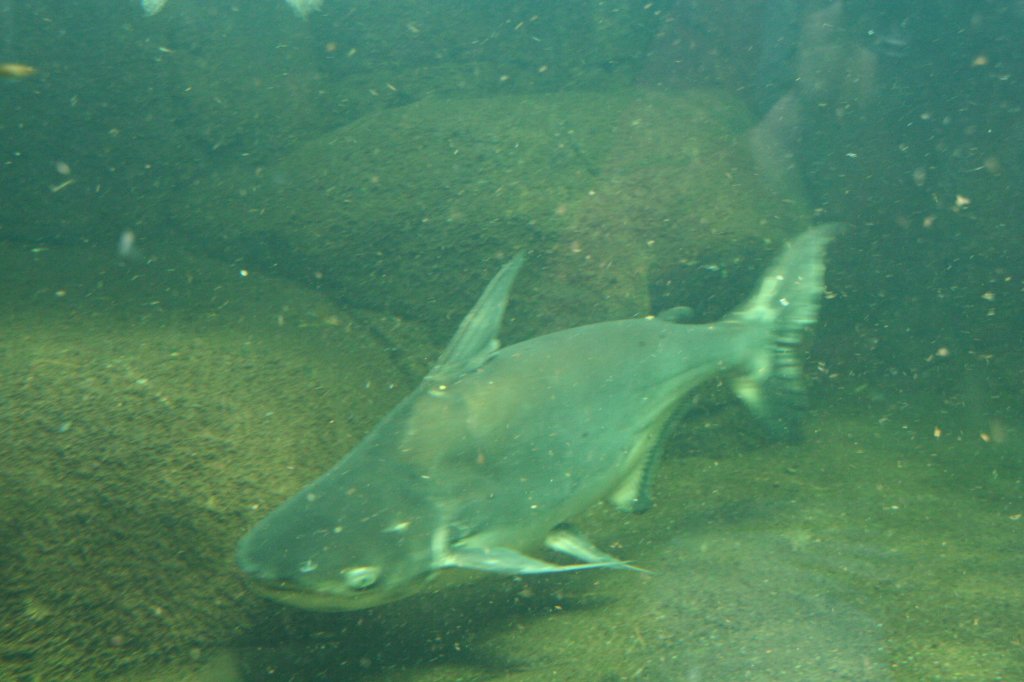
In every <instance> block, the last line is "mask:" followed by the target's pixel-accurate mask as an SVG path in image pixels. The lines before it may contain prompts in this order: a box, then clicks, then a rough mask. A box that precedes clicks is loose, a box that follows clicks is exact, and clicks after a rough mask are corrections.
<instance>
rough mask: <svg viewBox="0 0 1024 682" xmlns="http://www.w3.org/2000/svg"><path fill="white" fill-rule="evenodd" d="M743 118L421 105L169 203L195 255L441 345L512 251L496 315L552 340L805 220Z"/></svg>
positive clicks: (722, 109)
mask: <svg viewBox="0 0 1024 682" xmlns="http://www.w3.org/2000/svg"><path fill="white" fill-rule="evenodd" d="M751 123H752V122H751V120H750V119H749V117H748V114H747V113H746V111H745V109H744V108H743V107H742V105H741V104H739V102H738V101H737V100H735V99H733V98H731V97H728V96H726V95H723V94H721V93H718V92H712V91H693V92H687V93H684V94H681V95H670V94H665V93H658V92H652V91H646V90H632V89H631V90H625V91H621V92H613V93H587V92H573V93H563V94H552V95H507V96H498V97H488V98H468V97H467V98H461V99H442V98H429V99H425V100H423V101H419V102H416V103H414V104H411V105H408V106H405V107H399V108H394V109H389V110H385V111H380V112H376V113H374V114H371V115H368V116H365V117H363V118H361V119H360V120H358V121H356V122H354V123H352V124H350V125H347V126H344V127H341V128H338V129H336V130H334V131H331V132H329V133H326V134H324V135H322V136H320V137H319V138H317V139H315V140H312V141H310V142H308V143H306V144H304V145H302V146H301V147H299V148H298V149H297V150H296V151H295V152H294V153H292V154H290V155H288V156H287V157H286V158H284V159H283V160H281V161H280V162H277V163H273V164H270V165H266V166H261V167H258V168H256V169H255V170H254V169H252V168H237V169H233V170H230V171H225V172H221V173H218V174H214V175H212V176H210V177H209V178H207V179H205V180H203V181H201V182H197V183H196V184H195V185H194V186H193V187H192V188H190V190H189V192H188V195H187V196H182V197H177V198H176V201H175V202H172V203H173V204H174V206H175V207H176V210H177V211H178V212H179V213H178V222H179V223H180V224H181V225H182V226H183V229H186V230H189V231H190V233H191V234H192V235H194V237H195V238H196V242H197V243H200V244H203V245H204V246H205V247H206V248H207V249H209V250H210V251H211V252H215V253H218V254H220V255H221V256H222V257H226V258H228V259H230V260H232V261H234V262H240V263H259V264H261V265H262V266H263V267H265V268H267V267H273V268H275V269H276V270H277V271H278V272H280V273H282V274H286V275H288V276H290V277H293V278H297V279H300V280H304V281H309V282H317V283H318V284H319V285H321V286H323V287H325V291H328V292H330V294H331V295H332V296H335V297H337V298H340V299H343V300H346V301H349V302H351V303H355V304H356V305H359V306H362V307H368V308H374V309H384V310H387V311H389V312H391V313H393V314H397V315H401V316H407V317H414V318H416V319H420V320H428V321H430V322H432V323H435V324H437V323H438V322H440V323H439V324H438V326H436V327H435V333H437V334H438V335H440V336H443V335H446V334H447V333H448V332H449V331H450V329H451V328H452V327H453V325H454V320H455V319H457V318H458V315H460V314H461V312H462V311H464V310H465V309H467V308H468V307H469V306H470V305H471V304H472V300H473V298H474V297H475V296H476V294H477V293H478V292H479V290H480V289H481V288H482V286H483V285H484V284H485V282H486V279H487V278H488V277H489V276H490V274H491V273H493V271H494V270H495V269H496V268H497V266H498V264H499V263H500V262H501V261H503V260H505V259H507V258H508V257H510V256H511V254H513V253H514V252H516V251H518V250H523V249H525V250H527V251H528V252H529V253H530V259H529V264H528V266H527V268H526V270H525V271H524V274H523V275H522V276H521V281H520V284H519V285H518V287H517V290H516V291H517V292H518V294H517V295H520V296H521V295H523V294H524V293H528V295H529V297H530V298H531V299H532V302H531V307H530V309H529V310H528V311H524V310H521V309H519V308H517V307H516V306H515V305H513V308H512V313H513V317H516V316H520V314H522V313H525V314H528V315H529V316H530V317H531V322H530V323H529V324H526V325H523V327H521V330H526V331H536V330H538V329H551V328H556V327H562V326H567V325H570V324H575V323H578V322H582V321H588V320H594V319H602V318H607V317H615V316H624V315H633V314H643V313H646V312H648V311H649V310H650V308H651V301H650V298H651V294H652V293H656V294H658V296H659V298H660V297H661V295H662V294H665V295H664V298H665V299H666V300H665V301H664V302H662V301H660V300H659V301H658V302H657V303H658V307H663V305H675V304H677V303H679V301H673V300H669V299H671V298H673V297H674V296H675V294H674V293H673V294H672V295H671V296H669V295H668V294H666V289H670V290H672V291H673V292H674V291H675V287H676V286H677V285H678V284H679V283H681V282H683V283H685V282H686V281H687V278H688V277H689V276H690V275H696V276H702V275H704V274H705V273H706V272H707V271H709V270H710V271H714V270H715V269H716V268H720V266H721V265H722V259H723V258H724V257H726V256H730V257H731V255H732V254H735V253H737V252H739V251H740V249H741V248H742V249H748V247H749V246H750V245H751V244H750V242H751V241H753V240H757V241H762V242H767V241H771V240H776V239H778V238H780V237H782V236H784V235H786V234H793V233H795V232H797V231H799V230H801V229H803V228H804V227H805V226H806V224H807V222H808V221H809V214H808V212H807V211H806V209H805V208H804V204H803V202H802V201H801V200H800V198H799V197H786V196H779V195H778V194H775V193H773V192H771V191H770V190H769V188H768V187H766V186H765V184H764V183H762V181H761V180H760V179H759V178H758V176H757V174H756V171H755V166H754V163H753V162H752V160H751V155H750V152H749V149H748V145H747V143H746V137H745V135H744V133H745V132H746V131H747V130H748V128H749V127H750V125H751ZM770 250H774V247H772V248H770V249H769V248H766V249H765V251H770ZM699 266H705V268H704V269H701V268H700V267H699ZM745 284H746V283H745ZM514 298H515V295H514Z"/></svg>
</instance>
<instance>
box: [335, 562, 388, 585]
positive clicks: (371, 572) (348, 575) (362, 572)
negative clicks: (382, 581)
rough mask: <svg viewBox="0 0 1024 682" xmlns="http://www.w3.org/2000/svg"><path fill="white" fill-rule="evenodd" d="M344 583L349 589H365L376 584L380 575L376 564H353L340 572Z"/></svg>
mask: <svg viewBox="0 0 1024 682" xmlns="http://www.w3.org/2000/svg"><path fill="white" fill-rule="evenodd" d="M341 574H342V577H344V579H345V585H346V586H347V587H348V588H349V589H350V590H366V589H369V588H371V587H373V586H374V585H376V584H377V578H379V577H380V567H378V566H353V567H352V568H346V569H345V570H343V571H342V572H341Z"/></svg>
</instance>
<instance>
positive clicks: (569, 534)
mask: <svg viewBox="0 0 1024 682" xmlns="http://www.w3.org/2000/svg"><path fill="white" fill-rule="evenodd" d="M544 545H545V546H546V547H548V549H552V550H554V551H556V552H561V553H562V554H568V555H569V556H571V557H572V558H574V559H579V560H580V561H585V562H587V565H595V566H597V565H600V566H608V567H609V568H628V569H629V570H631V571H640V572H641V573H649V572H650V571H646V570H644V569H642V568H637V567H636V566H631V565H629V564H628V563H626V562H625V561H620V560H619V559H616V558H615V557H613V556H612V555H611V554H607V553H605V552H602V551H601V550H600V549H598V548H597V547H595V546H594V543H592V542H591V541H590V540H588V539H586V538H585V537H583V536H582V535H580V533H579V531H577V530H576V529H575V528H573V527H572V526H570V525H569V524H567V523H563V524H559V525H558V526H555V528H554V529H553V530H552V531H551V532H550V533H548V536H547V538H545V539H544Z"/></svg>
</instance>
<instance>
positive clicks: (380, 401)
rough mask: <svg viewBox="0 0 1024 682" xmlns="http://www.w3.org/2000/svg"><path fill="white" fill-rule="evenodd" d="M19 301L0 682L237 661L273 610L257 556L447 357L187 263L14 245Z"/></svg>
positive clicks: (4, 270)
mask: <svg viewBox="0 0 1024 682" xmlns="http://www.w3.org/2000/svg"><path fill="white" fill-rule="evenodd" d="M0 297H2V305H0V309H2V310H4V313H3V316H2V325H3V329H4V337H3V338H4V343H3V345H2V346H0V382H2V385H3V387H4V388H3V392H2V394H0V433H2V434H3V439H2V443H0V489H2V491H3V494H2V495H0V518H2V519H3V523H2V524H0V555H2V556H3V560H2V561H0V679H26V680H27V679H42V680H48V681H50V680H72V679H73V680H82V679H93V678H94V677H104V676H106V675H108V674H111V673H112V672H115V671H118V670H134V669H136V666H138V665H141V664H144V663H152V662H155V661H160V660H176V661H186V662H187V661H189V660H190V659H195V660H196V661H200V660H203V659H205V658H206V656H207V655H208V654H210V653H211V651H212V650H213V649H214V648H216V647H218V646H224V645H225V643H226V642H228V641H229V640H230V639H231V638H232V637H234V636H235V635H236V633H237V631H238V629H240V628H244V627H245V626H246V623H247V622H249V619H250V617H251V616H252V614H253V613H255V612H256V611H258V610H259V609H260V608H263V606H262V601H261V600H260V599H259V598H258V597H256V596H255V595H253V594H252V593H250V592H248V591H247V589H246V588H245V586H244V585H243V584H242V581H241V580H240V578H239V576H238V575H237V572H236V569H235V567H234V561H233V556H232V555H233V549H234V545H235V542H236V541H237V539H238V538H239V537H240V536H241V535H242V533H244V532H245V530H246V529H247V528H248V527H249V526H251V525H252V524H253V523H255V522H256V520H257V519H258V518H260V517H261V516H262V515H263V514H265V513H266V512H267V511H268V510H269V509H270V508H271V507H272V506H274V505H276V504H278V503H280V502H281V501H282V500H283V499H284V498H285V497H286V496H288V495H290V494H292V493H294V492H295V490H297V489H298V488H299V487H301V485H303V484H304V483H306V482H308V481H309V480H311V479H312V478H313V477H314V476H316V475H318V474H319V473H321V472H322V471H323V470H325V469H326V468H327V467H329V466H330V465H331V464H333V463H334V462H335V461H336V460H337V458H338V457H339V456H340V455H341V454H342V453H343V452H344V451H345V449H347V448H348V447H350V446H351V445H353V444H354V442H355V440H356V438H357V437H359V436H361V435H362V433H363V432H365V431H366V430H368V429H369V428H370V426H372V424H373V422H374V421H375V420H376V419H377V417H378V416H379V415H380V414H381V413H382V412H384V411H386V410H387V409H388V408H389V407H390V405H391V404H392V403H394V402H397V400H399V399H400V398H401V397H402V395H403V394H404V393H405V391H406V389H407V388H408V387H409V385H410V384H411V383H412V382H414V381H416V380H417V379H418V378H419V374H420V373H421V372H422V367H421V365H422V364H423V361H421V360H419V358H420V357H423V358H427V357H428V356H429V355H430V354H431V353H432V351H431V352H425V350H424V347H423V346H422V344H420V343H419V342H418V341H417V339H418V338H419V335H418V334H417V333H416V332H415V330H414V329H412V328H411V326H410V325H408V324H406V325H400V324H398V323H397V322H396V321H395V320H394V319H393V318H384V317H381V316H377V315H371V314H366V313H364V314H358V315H349V314H346V313H344V312H342V311H339V310H336V309H335V308H334V306H332V305H331V304H330V303H329V302H327V301H325V300H324V299H323V298H322V297H320V296H318V295H317V294H315V293H312V292H308V291H303V290H302V289H300V288H298V287H294V286H289V285H287V284H285V283H281V282H275V281H273V280H271V279H268V278H266V277H262V276H260V274H259V273H258V272H257V273H240V272H238V271H237V270H230V269H228V268H227V267H226V266H224V265H223V264H219V263H211V262H210V261H206V260H203V259H197V258H191V257H189V256H187V255H186V254H183V253H178V252H174V251H171V250H167V249H164V250H161V254H160V257H159V258H156V259H153V260H151V261H150V262H149V263H132V264H125V263H123V262H121V261H119V260H118V259H117V258H116V256H114V254H112V253H109V254H108V253H107V252H106V251H104V252H97V251H83V250H80V249H56V248H54V249H49V250H45V249H35V250H28V249H25V248H20V247H19V248H14V247H3V248H2V249H0ZM393 345H401V346H402V347H403V349H410V350H411V351H412V352H411V354H407V355H404V357H405V358H412V360H407V361H406V362H408V363H409V365H408V366H407V367H403V366H401V365H400V364H399V363H396V362H395V361H394V360H393V359H392V358H391V356H390V355H389V351H388V350H387V348H388V347H390V346H393ZM132 679H137V678H134V677H133V678H132Z"/></svg>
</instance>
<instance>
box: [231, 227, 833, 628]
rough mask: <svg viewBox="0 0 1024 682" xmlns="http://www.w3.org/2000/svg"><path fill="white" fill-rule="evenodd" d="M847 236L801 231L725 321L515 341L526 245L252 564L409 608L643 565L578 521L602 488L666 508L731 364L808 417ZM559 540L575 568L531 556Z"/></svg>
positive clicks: (293, 597)
mask: <svg viewBox="0 0 1024 682" xmlns="http://www.w3.org/2000/svg"><path fill="white" fill-rule="evenodd" d="M835 231H836V230H835V227H833V226H821V227H817V228H814V229H811V230H809V231H807V232H805V233H804V234H803V235H802V236H800V237H799V238H797V239H796V240H795V241H794V242H793V243H792V244H790V245H789V246H788V247H787V248H786V250H785V251H784V252H783V253H782V255H781V256H779V257H778V259H777V260H776V261H775V262H774V264H773V265H772V266H771V267H770V268H769V270H768V272H767V273H766V275H765V277H764V279H763V281H762V283H761V286H760V288H759V289H758V291H757V293H756V294H754V296H753V297H752V298H751V299H750V300H749V301H748V302H747V303H746V304H745V305H743V306H741V307H740V308H738V309H737V310H735V311H733V312H732V313H730V314H729V315H727V316H726V317H725V318H724V319H722V320H720V321H718V322H715V323H712V324H682V323H680V318H681V317H683V316H682V315H681V313H680V310H681V309H674V310H672V311H668V312H667V313H663V314H662V315H660V316H658V317H654V318H648V319H632V320H620V321H616V322H602V323H599V324H591V325H587V326H583V327H576V328H574V329H567V330H564V331H560V332H556V333H553V334H548V335H546V336H540V337H537V338H534V339H530V340H529V341H524V342H522V343H518V344H515V345H512V346H509V347H507V348H499V345H498V340H497V334H498V330H499V327H500V325H501V319H502V317H503V315H504V312H505V306H506V303H507V301H508V294H509V290H510V289H511V287H512V282H513V280H514V278H515V276H516V273H517V272H518V270H519V268H520V266H521V265H522V263H523V256H522V254H520V255H519V256H517V257H516V258H514V259H513V260H512V261H511V262H509V263H507V264H506V265H505V266H504V267H503V268H502V269H501V271H500V272H498V274H497V275H496V276H495V277H494V279H493V280H492V281H491V283H490V284H489V285H488V286H487V288H486V290H485V291H484V293H483V295H482V296H481V297H480V300H479V301H477V303H476V305H475V306H474V307H473V309H472V310H471V311H470V313H469V315H468V316H467V317H466V319H464V320H463V321H462V324H461V325H460V326H459V329H458V331H457V332H456V334H455V338H454V339H452V341H451V343H450V344H449V345H448V347H447V348H446V349H445V351H444V353H443V354H442V355H441V358H440V359H439V360H438V361H437V364H436V365H435V366H434V367H433V368H432V369H431V370H430V373H429V374H428V375H427V376H426V378H425V379H424V380H423V382H422V383H421V384H420V386H419V387H418V388H417V389H416V390H415V391H413V393H412V394H411V395H409V396H408V397H407V398H405V400H403V401H402V402H401V403H399V405H398V406H396V407H395V408H394V409H393V410H392V411H391V412H390V413H389V414H388V415H387V416H386V417H385V418H384V419H383V421H381V422H380V423H379V424H378V425H377V426H376V427H375V428H374V429H373V430H372V431H371V432H370V433H369V435H367V436H366V438H364V439H363V441H362V442H361V443H359V445H357V446H356V447H355V449H354V450H352V451H351V452H349V453H348V454H347V455H345V457H343V458H342V459H341V461H339V462H338V463H337V464H336V465H335V466H334V467H333V468H332V469H330V470H329V471H328V472H327V473H325V474H323V475H322V476H321V477H320V478H318V479H317V480H316V481H314V482H313V483H311V484H310V485H309V486H307V487H306V488H304V489H303V490H301V491H300V492H299V493H298V494H296V495H295V496H294V497H292V498H291V499H289V500H288V501H286V502H285V503H284V504H283V505H281V506H280V507H278V508H277V509H275V510H274V511H272V512H271V513H270V514H269V515H268V516H266V517H265V518H264V519H263V520H262V521H260V522H259V523H258V524H257V525H256V526H255V527H254V528H253V529H252V530H251V531H250V532H249V533H248V534H247V535H246V536H245V537H243V538H242V540H241V542H240V543H239V545H238V553H237V558H238V563H239V565H240V566H241V568H242V570H243V571H244V572H245V573H246V574H248V576H249V577H250V578H251V579H252V580H253V582H254V583H255V585H256V587H257V589H258V590H259V591H261V592H263V593H264V594H266V595H267V596H269V597H271V598H274V599H277V600H279V601H282V602H285V603H288V604H293V605H296V606H301V607H304V608H311V609H318V610H352V609H362V608H367V607H370V606H375V605H378V604H383V603H386V602H391V601H394V600H396V599H400V598H402V597H405V596H408V595H410V594H413V593H415V592H417V591H419V590H420V589H422V588H423V587H424V586H426V585H427V584H428V583H430V581H431V580H433V579H434V578H435V577H436V576H437V575H439V574H440V573H444V572H451V571H459V570H461V571H464V572H468V571H477V572H480V571H484V572H489V573H499V574H507V575H526V574H537V573H551V572H559V571H575V570H580V569H590V568H600V567H618V568H628V567H629V566H628V564H626V563H625V562H622V561H619V560H618V559H616V558H614V557H612V556H609V555H608V554H605V553H604V552H602V551H601V550H599V549H598V548H596V547H595V546H594V545H592V544H591V543H590V542H588V541H587V540H586V539H585V538H583V537H582V536H580V535H579V534H578V533H576V532H574V531H573V530H572V529H571V528H570V527H569V526H568V525H566V522H567V521H568V520H569V519H571V518H572V517H574V516H577V515H578V514H580V513H581V512H583V511H584V510H586V509H587V508H588V507H590V506H591V505H593V504H595V503H596V502H598V501H600V500H602V499H607V500H609V501H610V502H611V503H612V504H614V505H615V506H617V507H619V508H620V509H623V510H625V511H642V510H643V509H645V508H646V507H648V506H649V504H650V498H649V484H650V479H651V473H652V471H653V469H654V466H655V464H656V461H657V457H658V447H657V446H658V442H659V438H660V436H661V434H662V432H663V431H664V429H665V426H666V424H667V422H668V421H669V418H670V417H671V416H672V415H673V414H675V413H677V412H678V411H679V410H678V408H679V406H680V403H681V401H682V399H683V398H684V397H685V396H686V395H687V394H688V393H690V392H691V391H692V390H693V389H695V388H696V387H697V386H698V385H700V384H701V383H703V382H704V381H706V380H708V379H709V378H711V377H713V376H715V375H725V376H727V377H728V378H729V380H730V382H731V385H732V387H733V388H734V390H735V391H736V393H737V395H739V397H740V398H742V399H743V401H744V402H746V403H747V405H749V406H750V408H751V409H752V410H753V412H754V413H755V414H756V415H757V416H759V417H760V418H761V419H763V420H764V421H765V422H766V423H767V424H769V425H770V426H772V427H773V428H775V429H776V430H779V431H781V432H783V433H785V432H787V431H789V430H790V429H792V428H793V426H794V422H793V418H794V415H795V414H796V413H798V412H799V409H798V408H799V406H800V403H801V402H802V398H803V392H802V387H801V380H800V362H799V360H798V358H797V354H796V350H795V346H796V344H797V342H798V341H799V337H800V332H801V330H802V329H804V328H805V327H807V326H809V325H811V324H812V323H813V322H814V321H815V319H816V317H817V311H818V304H819V300H820V298H821V294H822V291H823V290H824V273H825V266H824V262H823V259H824V251H825V247H826V245H827V244H828V242H829V241H830V240H831V239H832V237H833V235H834V234H835ZM545 545H546V546H547V547H548V548H550V549H552V550H554V551H556V552H560V553H562V554H564V555H567V556H569V557H571V558H572V560H573V563H568V564H559V563H552V562H549V561H546V560H544V559H541V558H537V557H535V556H533V555H532V554H531V553H532V552H534V551H536V550H537V549H539V548H541V547H542V546H545Z"/></svg>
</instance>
